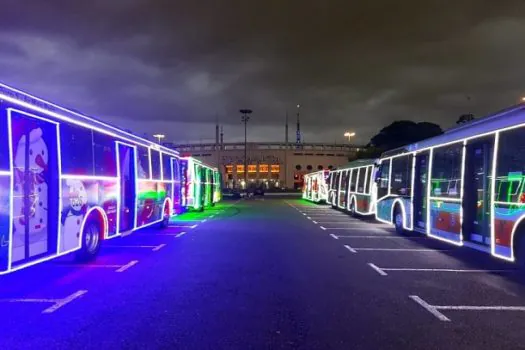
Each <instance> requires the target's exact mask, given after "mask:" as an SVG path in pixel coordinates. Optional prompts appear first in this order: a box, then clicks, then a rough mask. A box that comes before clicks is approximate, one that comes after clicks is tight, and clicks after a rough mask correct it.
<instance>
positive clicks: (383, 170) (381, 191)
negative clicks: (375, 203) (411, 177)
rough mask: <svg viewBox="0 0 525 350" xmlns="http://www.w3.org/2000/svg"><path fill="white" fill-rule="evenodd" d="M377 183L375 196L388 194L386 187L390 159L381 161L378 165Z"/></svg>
mask: <svg viewBox="0 0 525 350" xmlns="http://www.w3.org/2000/svg"><path fill="white" fill-rule="evenodd" d="M379 171H380V175H379V184H378V189H377V196H378V198H381V197H385V196H387V195H388V187H389V183H388V182H389V181H388V180H389V179H388V177H389V174H390V159H389V160H385V161H383V162H382V163H381V164H380V165H379Z"/></svg>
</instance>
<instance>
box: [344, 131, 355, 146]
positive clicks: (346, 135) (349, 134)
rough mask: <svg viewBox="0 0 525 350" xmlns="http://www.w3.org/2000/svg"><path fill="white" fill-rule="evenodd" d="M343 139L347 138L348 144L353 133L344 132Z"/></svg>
mask: <svg viewBox="0 0 525 350" xmlns="http://www.w3.org/2000/svg"><path fill="white" fill-rule="evenodd" d="M344 136H345V137H348V143H350V140H351V139H352V137H354V136H355V132H350V131H347V132H345V135H344Z"/></svg>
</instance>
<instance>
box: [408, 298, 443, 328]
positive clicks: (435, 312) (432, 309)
mask: <svg viewBox="0 0 525 350" xmlns="http://www.w3.org/2000/svg"><path fill="white" fill-rule="evenodd" d="M408 297H409V298H410V299H412V300H414V301H415V302H416V303H418V304H419V305H421V306H422V307H423V308H425V309H426V310H427V311H428V312H430V313H431V314H432V315H434V316H436V318H437V319H438V320H440V321H444V322H450V318H448V317H447V316H445V315H443V314H442V313H441V312H439V311H438V309H437V308H436V307H435V306H432V305H430V304H429V303H427V302H426V301H424V300H423V299H421V298H420V297H418V296H417V295H409V296H408Z"/></svg>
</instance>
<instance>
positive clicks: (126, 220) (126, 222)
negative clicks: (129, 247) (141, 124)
mask: <svg viewBox="0 0 525 350" xmlns="http://www.w3.org/2000/svg"><path fill="white" fill-rule="evenodd" d="M117 146H118V154H117V157H118V159H119V169H118V170H119V174H120V213H119V215H120V216H119V228H118V231H119V232H126V231H129V230H132V229H133V224H134V222H135V196H136V193H135V181H136V179H135V148H134V147H131V146H128V145H124V144H121V143H117Z"/></svg>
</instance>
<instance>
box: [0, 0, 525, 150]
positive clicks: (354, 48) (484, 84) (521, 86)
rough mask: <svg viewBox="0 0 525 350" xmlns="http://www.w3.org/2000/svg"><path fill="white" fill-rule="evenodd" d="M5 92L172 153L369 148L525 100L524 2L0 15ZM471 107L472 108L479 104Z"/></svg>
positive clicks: (135, 1)
mask: <svg viewBox="0 0 525 350" xmlns="http://www.w3.org/2000/svg"><path fill="white" fill-rule="evenodd" d="M0 14H1V17H0V81H2V82H4V83H7V84H9V85H13V86H15V87H18V88H21V89H24V90H27V91H30V92H32V93H34V94H37V95H39V96H42V97H44V98H47V99H50V100H52V101H55V102H58V103H60V104H62V105H65V106H68V107H71V108H75V109H77V110H80V111H82V112H84V113H86V114H89V115H94V116H97V117H99V118H101V119H104V120H107V121H110V122H112V123H115V124H117V125H119V126H125V127H128V128H130V129H132V130H133V131H134V132H136V133H142V132H149V133H154V132H158V131H160V132H163V133H166V134H167V135H168V138H167V140H168V141H175V142H188V141H193V142H199V141H207V142H210V141H213V140H214V137H215V130H214V129H215V128H214V124H215V119H216V116H218V118H219V120H220V122H221V123H222V124H224V131H225V141H237V140H241V139H242V137H243V136H242V135H243V132H242V126H241V124H240V116H239V113H238V110H239V109H240V108H246V107H247V108H251V109H253V110H254V114H253V115H252V120H251V121H250V124H249V133H248V135H249V138H250V140H252V141H282V140H284V120H285V113H286V111H287V110H288V112H289V114H290V138H291V139H294V138H295V112H296V107H295V106H296V105H297V104H298V103H300V104H301V121H302V123H301V126H302V129H303V131H304V138H305V141H306V142H308V141H327V142H334V141H335V140H337V141H338V142H343V141H344V138H343V136H342V134H343V132H344V130H345V129H352V130H354V131H355V132H356V133H357V138H356V141H357V142H360V143H366V142H367V141H368V140H369V138H370V137H371V136H372V135H373V134H375V133H376V132H377V131H378V130H379V129H380V128H381V127H383V126H385V125H387V124H389V123H390V122H392V121H394V120H396V119H411V120H415V121H431V122H436V123H438V124H440V125H441V126H442V127H444V128H447V127H450V126H452V125H453V124H454V122H455V120H456V119H457V117H458V116H459V115H460V114H462V113H469V112H471V113H474V114H475V115H477V116H479V115H483V114H486V113H489V112H492V111H495V110H498V109H501V108H504V107H507V106H509V105H512V104H515V103H516V102H518V101H519V100H520V98H521V97H522V96H525V1H510V0H509V1H507V0H498V1H496V0H487V1H484V0H454V1H422V0H417V1H413V0H403V1H392V0H370V1H351V0H345V1H328V0H316V1H308V0H297V1H296V0H266V1H249V0H244V1H228V0H222V1H218V0H210V1H199V0H191V1H184V2H181V1H173V0H171V1H160V0H149V1H146V0H89V1H80V0H75V1H59V0H45V1H44V0H26V1H21V0H1V1H0ZM468 96H470V98H468Z"/></svg>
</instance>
